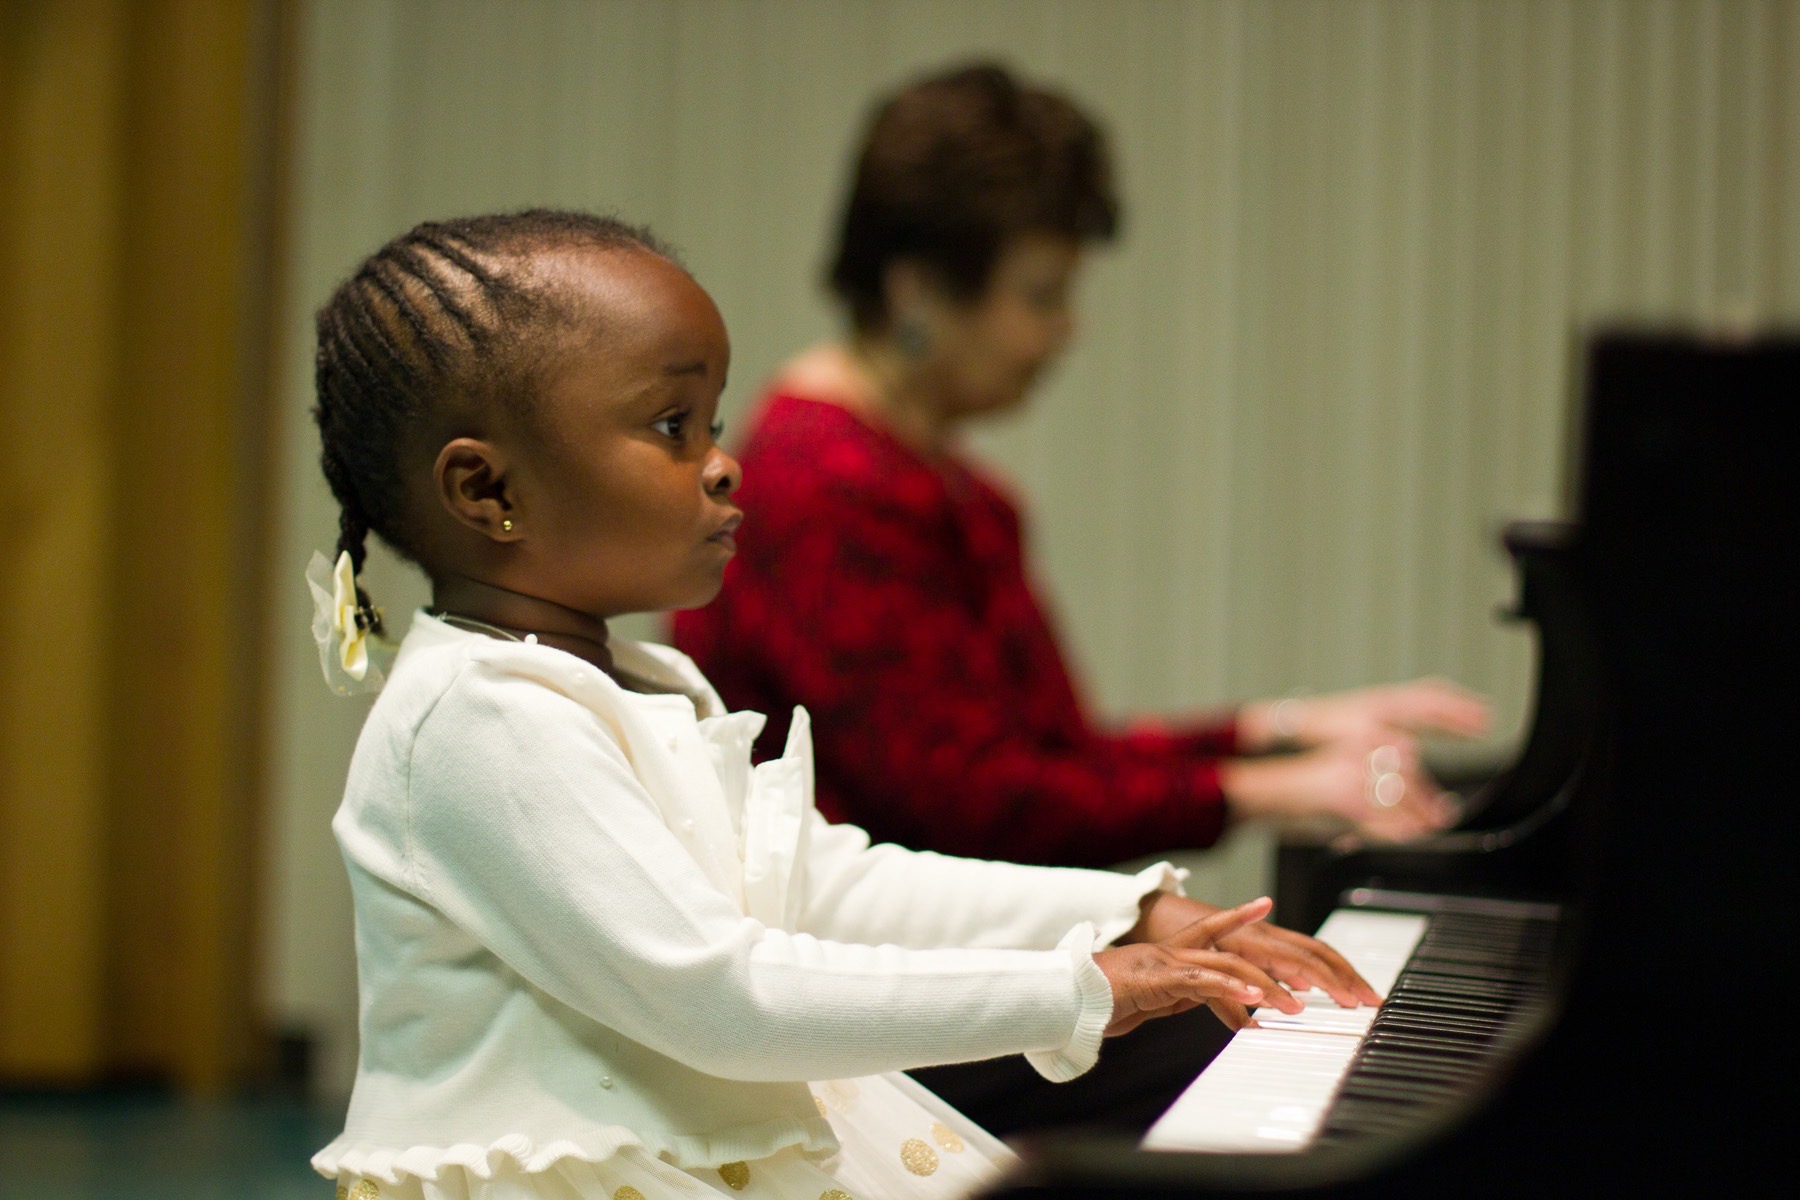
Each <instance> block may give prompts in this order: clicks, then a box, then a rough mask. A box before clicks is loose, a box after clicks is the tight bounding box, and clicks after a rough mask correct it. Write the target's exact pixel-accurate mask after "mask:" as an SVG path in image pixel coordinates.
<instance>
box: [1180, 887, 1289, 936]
mask: <svg viewBox="0 0 1800 1200" xmlns="http://www.w3.org/2000/svg"><path fill="white" fill-rule="evenodd" d="M1274 907H1275V901H1274V900H1272V899H1270V898H1269V897H1267V896H1258V897H1257V898H1256V899H1254V900H1250V901H1247V902H1245V903H1243V904H1240V905H1238V906H1237V907H1236V908H1222V909H1220V910H1219V911H1218V912H1216V913H1212V914H1210V915H1208V916H1204V917H1201V918H1200V919H1199V920H1198V921H1195V922H1194V923H1193V924H1192V925H1189V926H1188V927H1187V928H1185V929H1183V930H1181V931H1180V932H1179V933H1177V934H1175V936H1173V937H1171V938H1170V939H1169V940H1168V941H1167V942H1166V943H1165V944H1166V945H1169V946H1182V947H1191V946H1215V945H1217V944H1218V942H1219V939H1220V938H1223V937H1229V936H1230V935H1231V934H1233V933H1235V932H1236V931H1238V930H1239V929H1242V928H1243V927H1244V926H1246V925H1252V924H1255V923H1256V922H1257V921H1260V920H1262V919H1263V918H1264V917H1266V916H1268V915H1269V913H1270V912H1271V911H1272V910H1273V909H1274Z"/></svg>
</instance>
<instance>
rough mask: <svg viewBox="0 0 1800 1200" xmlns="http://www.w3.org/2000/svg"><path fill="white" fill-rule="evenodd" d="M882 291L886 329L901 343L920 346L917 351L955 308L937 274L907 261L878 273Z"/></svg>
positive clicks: (891, 263)
mask: <svg viewBox="0 0 1800 1200" xmlns="http://www.w3.org/2000/svg"><path fill="white" fill-rule="evenodd" d="M881 292H882V299H883V301H884V302H885V303H886V305H887V316H888V328H889V330H891V331H892V333H893V335H894V337H895V338H896V340H897V341H899V342H901V343H903V344H905V343H921V345H920V346H919V347H918V348H919V349H922V348H923V344H928V343H929V342H930V341H932V340H933V339H934V338H935V337H936V335H937V334H938V333H939V332H940V330H941V328H942V325H943V322H944V321H945V320H946V319H947V317H948V315H949V314H950V311H951V310H952V309H953V308H954V307H955V304H954V302H953V301H952V299H951V296H950V292H949V289H947V288H945V287H944V284H943V281H942V280H941V279H939V278H938V275H937V273H936V272H935V271H933V270H932V269H931V268H930V267H927V266H926V265H925V264H924V263H921V262H918V261H916V260H914V259H910V258H897V259H895V260H894V261H893V262H890V263H889V264H888V265H887V267H886V269H884V270H883V271H882V273H881ZM913 356H914V357H917V354H916V353H915V354H914V355H913Z"/></svg>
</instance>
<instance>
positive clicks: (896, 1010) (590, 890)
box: [313, 613, 1179, 1182]
mask: <svg viewBox="0 0 1800 1200" xmlns="http://www.w3.org/2000/svg"><path fill="white" fill-rule="evenodd" d="M614 656H615V663H616V665H617V666H618V667H619V668H620V669H621V670H624V671H626V672H629V673H631V674H634V675H636V676H638V677H640V678H644V679H647V680H649V681H652V682H655V683H657V684H660V685H662V686H665V687H669V688H673V689H676V690H677V691H678V692H681V693H685V694H669V695H647V694H643V693H641V692H637V691H628V690H626V689H624V688H622V687H620V686H619V685H618V683H616V682H615V681H614V680H613V679H612V678H611V677H610V676H608V675H607V674H606V673H604V672H602V671H599V670H596V669H595V668H593V667H592V666H590V665H588V664H587V663H585V662H583V661H582V660H580V659H578V658H576V657H574V656H573V655H570V654H566V653H563V652H562V651H559V650H554V649H551V648H549V647H547V646H541V645H536V644H526V643H515V642H504V641H499V640H496V639H493V638H489V637H486V636H482V635H479V634H471V633H467V632H463V631H461V630H457V629H454V628H451V627H450V626H448V625H446V624H444V623H443V622H441V621H438V620H435V619H433V618H432V617H430V616H428V615H426V614H424V613H419V614H417V615H415V617H414V618H413V622H412V627H411V631H410V632H409V634H408V636H407V638H406V641H405V643H404V645H403V646H402V647H401V652H400V655H399V658H398V660H397V661H396V663H395V664H394V668H393V670H392V672H391V675H390V678H389V680H388V683H387V686H386V688H385V689H384V691H383V693H382V695H381V697H380V699H379V700H378V701H377V703H376V705H375V707H374V709H373V711H372V712H371V713H370V715H369V719H368V722H367V724H366V725H365V727H364V729H363V732H362V736H361V739H360V741H359V742H358V743H357V747H356V754H355V757H354V758H353V760H352V762H351V765H350V777H349V783H348V786H347V788H346V791H345V795H344V802H343V805H342V807H341V808H340V809H339V810H338V813H337V816H336V818H335V819H334V820H333V822H332V829H333V831H334V832H335V834H336V835H337V839H338V842H339V844H340V846H341V847H342V849H343V854H344V859H345V862H346V864H347V866H348V868H349V873H350V884H351V891H352V894H353V897H354V901H355V911H356V949H357V970H358V977H359V985H360V990H361V1017H360V1030H361V1038H362V1044H361V1054H360V1061H359V1065H358V1069H357V1077H356V1085H355V1091H354V1093H353V1094H352V1097H351V1102H350V1110H349V1115H348V1118H347V1122H346V1127H345V1130H344V1132H343V1134H342V1135H341V1136H340V1137H338V1138H337V1139H336V1140H335V1141H333V1142H332V1143H331V1144H330V1145H329V1146H327V1147H325V1149H323V1150H321V1151H320V1152H319V1153H318V1155H316V1156H315V1157H314V1159H313V1165H314V1167H315V1168H316V1169H318V1170H319V1171H320V1172H321V1173H322V1174H325V1175H327V1176H336V1175H338V1174H339V1173H340V1172H352V1173H355V1174H358V1175H364V1176H373V1177H376V1178H380V1179H386V1180H388V1181H390V1182H394V1181H398V1180H399V1179H400V1177H402V1176H404V1175H413V1176H418V1177H421V1178H425V1179H435V1178H436V1177H437V1173H438V1170H439V1169H440V1168H441V1167H442V1166H444V1165H446V1164H456V1165H460V1166H463V1167H466V1168H468V1169H470V1170H471V1171H472V1172H474V1173H476V1174H478V1175H482V1176H486V1175H488V1174H489V1173H490V1172H491V1170H492V1169H493V1168H494V1167H495V1166H498V1165H499V1164H500V1162H501V1161H502V1160H504V1159H512V1160H515V1161H516V1162H517V1163H518V1164H519V1166H520V1167H522V1168H523V1169H525V1170H531V1171H535V1170H542V1169H544V1168H546V1167H548V1166H549V1165H550V1164H551V1163H553V1162H555V1161H556V1160H558V1159H560V1158H563V1157H565V1156H569V1155H574V1156H577V1157H580V1158H583V1159H588V1160H590V1161H600V1160H602V1159H604V1158H605V1157H607V1156H608V1155H610V1154H612V1153H614V1152H615V1151H616V1150H618V1149H619V1148H620V1147H623V1146H627V1145H639V1146H643V1147H644V1148H646V1149H647V1150H648V1151H649V1152H651V1153H653V1154H657V1155H660V1156H662V1157H664V1158H665V1159H667V1160H669V1161H670V1162H672V1163H674V1164H675V1165H677V1166H680V1167H684V1168H691V1167H700V1166H709V1165H716V1164H719V1163H724V1162H731V1161H735V1160H750V1159H756V1158H760V1157H763V1156H765V1155H767V1154H770V1153H772V1152H774V1151H776V1150H778V1149H780V1148H782V1147H784V1146H790V1145H792V1146H798V1147H800V1148H801V1150H802V1151H803V1152H805V1153H808V1154H809V1155H814V1156H818V1157H824V1156H827V1155H829V1154H831V1153H833V1152H834V1151H835V1150H836V1148H837V1147H836V1141H835V1139H834V1138H833V1136H832V1132H831V1128H830V1126H829V1125H828V1124H827V1122H826V1121H825V1119H824V1118H823V1117H822V1116H821V1115H820V1113H819V1111H818V1109H817V1108H816V1106H815V1105H814V1102H813V1100H812V1097H811V1095H810V1094H809V1092H808V1090H807V1088H806V1087H805V1085H804V1082H803V1081H806V1080H825V1079H835V1078H845V1077H852V1076H858V1075H869V1074H874V1073H877V1072H881V1071H887V1070H895V1069H903V1068H907V1067H918V1066H926V1065H931V1064H937V1063H948V1062H958V1061H966V1060H972V1059H978V1058H988V1057H993V1056H996V1055H1003V1054H1015V1053H1024V1054H1025V1055H1026V1056H1027V1058H1028V1059H1030V1061H1031V1062H1032V1064H1033V1065H1034V1066H1035V1067H1036V1068H1037V1069H1038V1070H1039V1071H1040V1072H1041V1073H1043V1074H1044V1075H1046V1076H1048V1077H1049V1078H1051V1079H1058V1080H1060V1079H1066V1078H1072V1077H1074V1076H1075V1075H1078V1074H1080V1073H1081V1072H1083V1071H1085V1070H1087V1069H1088V1068H1089V1067H1090V1066H1092V1065H1093V1063H1094V1061H1095V1058H1096V1056H1097V1054H1098V1052H1099V1045H1100V1038H1101V1032H1102V1030H1103V1029H1104V1027H1105V1024H1106V1021H1107V1019H1108V1017H1109V1016H1110V1013H1111V992H1110V989H1109V987H1108V985H1107V983H1106V979H1105V977H1104V976H1103V975H1102V974H1101V973H1100V971H1099V969H1098V968H1097V967H1096V966H1095V965H1094V962H1093V958H1092V952H1093V950H1094V949H1095V948H1097V947H1098V946H1100V945H1103V944H1105V943H1106V942H1108V941H1110V940H1112V939H1113V938H1116V937H1117V936H1119V935H1120V934H1121V933H1123V932H1124V931H1125V930H1127V929H1128V928H1130V927H1131V925H1132V924H1133V923H1134V922H1135V921H1136V919H1137V916H1138V909H1139V903H1140V901H1141V900H1142V898H1143V897H1144V896H1145V895H1146V894H1148V893H1149V892H1151V891H1153V890H1155V889H1157V888H1175V887H1178V886H1179V883H1178V873H1176V872H1174V871H1173V870H1172V869H1171V868H1169V867H1167V866H1166V865H1158V866H1157V867H1153V868H1150V869H1149V870H1147V871H1145V872H1142V873H1140V874H1139V875H1136V876H1132V875H1125V874H1119V873H1113V872H1105V871H1083V870H1073V869H1057V868H1043V867H1025V866H1017V865H1013V864H1003V863H990V862H978V861H974V860H967V859H956V858H948V857H944V856H940V855H936V854H928V853H915V852H912V851H908V850H903V849H900V848H898V847H895V846H889V845H881V846H871V845H870V844H869V839H868V837H867V835H866V834H864V833H863V832H862V831H861V830H859V829H856V828H853V827H850V826H845V825H830V824H827V823H826V822H824V821H823V820H822V819H821V818H820V817H819V815H818V813H817V811H816V810H815V809H814V808H813V803H812V759H811V744H810V735H809V726H808V722H807V719H806V714H805V712H804V711H802V710H796V712H795V714H794V722H793V729H792V733H791V734H790V736H789V739H788V744H787V750H786V753H785V755H784V756H783V757H782V758H780V759H778V760H773V761H770V762H765V763H762V764H760V765H756V766H754V767H753V766H752V765H751V762H750V744H751V741H752V740H753V739H754V737H755V736H756V734H757V733H758V732H759V731H760V729H761V727H762V724H763V718H762V716H761V715H759V714H756V713H744V712H740V713H730V714H727V713H725V712H724V709H723V705H722V704H721V702H720V701H719V698H718V696H717V694H716V693H714V691H713V690H712V688H711V687H710V686H709V685H708V684H707V683H706V681H705V679H704V678H702V677H701V675H700V674H699V672H698V670H697V669H696V668H695V667H694V666H693V664H692V663H691V662H689V661H688V660H687V659H686V658H685V657H684V656H682V655H681V654H679V653H677V652H676V651H673V650H670V649H668V648H666V647H662V646H653V645H648V644H645V645H639V644H636V643H625V642H616V643H615V645H614Z"/></svg>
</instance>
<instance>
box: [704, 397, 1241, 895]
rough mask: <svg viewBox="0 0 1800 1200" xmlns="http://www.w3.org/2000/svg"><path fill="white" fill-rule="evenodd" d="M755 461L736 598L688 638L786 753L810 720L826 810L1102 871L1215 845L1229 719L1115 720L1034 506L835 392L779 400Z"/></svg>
mask: <svg viewBox="0 0 1800 1200" xmlns="http://www.w3.org/2000/svg"><path fill="white" fill-rule="evenodd" d="M739 458H740V460H741V461H742V463H743V466H744V483H743V486H742V488H741V489H740V491H739V492H738V496H737V499H738V502H739V503H740V504H741V505H742V506H743V509H744V512H745V519H744V524H743V527H742V529H741V530H740V531H739V533H738V554H737V557H736V559H735V560H734V561H733V562H732V563H731V565H730V566H729V568H728V569H727V571H726V575H725V586H724V590H723V591H722V592H721V594H720V596H719V598H718V599H717V600H715V601H714V602H713V603H712V604H710V605H708V606H707V607H705V608H702V609H695V610H692V611H689V612H683V613H678V614H677V615H676V617H675V619H674V625H673V634H674V641H675V644H676V645H677V646H678V647H679V648H680V649H682V650H683V651H685V652H686V653H687V654H689V655H691V656H692V657H693V658H694V659H695V661H696V662H698V663H699V665H700V668H701V670H703V671H704V672H705V673H706V675H707V676H708V678H710V679H711V681H712V683H713V685H714V686H715V687H717V688H718V689H719V691H720V693H721V694H722V695H723V696H724V698H725V700H726V702H727V703H728V704H729V705H730V706H731V707H732V708H734V709H736V708H749V709H755V710H757V711H760V712H764V713H767V714H769V717H770V727H769V729H768V730H766V731H765V732H764V734H763V736H762V738H761V739H760V742H759V748H760V749H761V750H762V751H763V752H764V753H771V754H772V753H779V752H780V747H781V745H782V739H783V738H785V736H786V729H787V724H788V714H789V713H790V711H791V710H792V707H793V706H794V705H796V704H803V705H805V706H806V708H807V709H808V710H809V711H810V712H811V713H812V716H813V723H814V738H815V741H816V763H817V773H818V775H817V782H818V797H819V807H820V809H821V810H822V811H823V812H824V814H825V815H826V817H827V818H829V819H831V820H848V821H853V822H855V823H856V824H859V825H861V826H863V827H864V828H865V829H867V830H868V831H869V833H870V834H871V836H873V837H874V838H875V839H876V840H878V841H892V842H898V843H900V844H902V845H906V846H912V847H915V848H919V849H927V850H938V851H941V852H944V853H948V854H959V855H968V856H975V857H984V858H1000V859H1010V860H1013V861H1017V862H1028V863H1057V864H1068V865H1102V864H1109V863H1116V862H1120V861H1123V860H1125V859H1128V858H1133V857H1136V856H1138V855H1142V854H1151V853H1156V852H1160V851H1164V850H1172V849H1180V848H1184V847H1195V846H1205V845H1210V844H1212V843H1213V842H1214V841H1216V840H1217V839H1218V836H1219V834H1220V831H1221V829H1222V827H1223V823H1224V801H1223V797H1222V796H1221V794H1220V790H1219V769H1218V759H1219V758H1220V757H1223V756H1226V755H1229V754H1231V753H1232V752H1233V751H1234V749H1235V746H1236V729H1235V726H1234V725H1233V724H1232V723H1231V722H1229V721H1226V722H1221V723H1217V724H1212V725H1197V726H1194V727H1191V728H1187V729H1175V728H1161V727H1157V728H1151V727H1148V726H1145V727H1137V728H1132V729H1128V730H1124V731H1108V730H1102V729H1099V728H1097V727H1096V726H1095V724H1094V722H1093V721H1092V720H1091V719H1090V718H1089V715H1088V713H1087V712H1086V711H1085V709H1084V707H1083V705H1082V703H1081V701H1080V699H1079V697H1078V696H1077V694H1076V691H1075V687H1074V684H1073V682H1072V681H1071V679H1070V675H1069V671H1068V668H1067V667H1066V665H1065V664H1064V661H1063V656H1062V653H1061V652H1060V650H1059V649H1058V646H1057V641H1056V637H1055V634H1054V632H1053V631H1052V628H1051V625H1050V622H1049V620H1048V619H1047V617H1046V614H1045V612H1044V609H1043V607H1042V605H1040V604H1039V602H1038V599H1037V597H1036V595H1035V594H1034V593H1033V590H1032V588H1031V585H1030V583H1029V581H1028V578H1027V574H1026V569H1025V564H1024V562H1023V560H1022V557H1021V539H1020V523H1019V516H1018V512H1017V510H1016V509H1015V508H1014V506H1013V505H1012V503H1011V502H1010V501H1009V500H1008V499H1007V497H1006V496H1005V495H1004V494H1002V492H1001V490H1000V488H999V487H998V486H997V485H996V484H995V483H994V482H993V481H991V480H989V479H987V478H984V477H983V475H982V474H981V473H980V472H979V471H978V470H977V469H976V468H975V467H974V466H973V465H971V464H970V463H968V462H966V461H961V460H958V459H956V458H953V457H952V458H945V459H941V460H930V459H926V458H923V457H921V456H920V455H918V454H917V453H915V452H914V451H913V450H911V449H909V448H908V447H907V446H905V445H904V444H903V443H901V442H900V441H898V440H896V439H895V438H894V437H893V436H892V435H890V434H888V433H886V432H884V431H882V430H879V429H876V428H874V427H872V426H870V425H868V424H866V423H865V422H864V421H862V420H861V419H860V418H858V417H857V416H855V415H854V414H852V413H851V412H850V411H848V410H847V409H844V408H842V407H840V406H838V405H835V404H828V403H822V402H819V401H813V400H806V399H801V398H798V397H794V396H786V395H781V394H773V395H770V396H768V397H766V398H765V400H764V401H763V404H762V406H761V408H760V411H759V412H758V413H757V414H756V416H755V419H754V421H753V425H752V428H751V430H750V433H749V437H748V439H747V441H746V442H745V443H744V445H743V449H742V452H741V453H740V454H739Z"/></svg>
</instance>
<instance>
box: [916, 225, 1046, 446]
mask: <svg viewBox="0 0 1800 1200" xmlns="http://www.w3.org/2000/svg"><path fill="white" fill-rule="evenodd" d="M1080 265H1081V248H1080V246H1079V244H1078V243H1076V242H1075V241H1073V240H1072V239H1070V238H1066V237H1059V236H1055V235H1051V234H1022V235H1020V236H1018V237H1015V238H1013V239H1012V240H1011V241H1009V242H1008V243H1007V244H1006V245H1005V246H1004V247H1003V248H1002V249H1001V252H1000V256H999V258H998V259H997V260H995V264H994V271H993V275H992V276H991V277H990V278H989V280H988V285H987V288H986V290H985V291H983V292H982V293H981V295H979V296H977V297H976V298H975V299H974V300H972V301H956V300H954V299H951V298H948V297H941V296H940V297H938V298H937V299H936V300H935V302H933V303H931V305H930V308H931V309H932V310H933V311H932V312H931V314H930V316H929V317H928V319H927V337H928V339H929V345H930V346H931V351H930V356H931V361H930V362H929V363H928V364H927V366H928V367H929V369H930V370H931V372H932V374H933V375H934V376H935V377H936V378H937V379H938V380H939V381H940V383H941V388H940V391H941V393H942V394H943V395H944V397H945V398H946V400H947V401H948V402H949V403H950V404H951V405H952V406H953V412H951V413H950V414H948V415H951V416H953V417H962V416H975V415H977V414H983V413H997V412H1003V411H1005V410H1007V409H1010V408H1013V407H1015V406H1017V405H1018V404H1019V403H1020V402H1021V401H1023V400H1024V399H1025V397H1026V395H1027V394H1028V393H1029V392H1030V390H1031V387H1032V384H1033V383H1035V382H1036V380H1037V378H1038V375H1039V374H1040V373H1041V372H1042V371H1043V369H1044V368H1045V367H1046V366H1048V365H1049V364H1050V363H1051V362H1052V361H1053V360H1054V359H1055V358H1056V356H1057V355H1058V354H1060V353H1061V352H1062V350H1063V347H1065V346H1066V345H1068V342H1069V339H1070V338H1071V337H1072V336H1073V335H1074V331H1075V316H1074V309H1073V307H1072V303H1071V300H1072V293H1073V290H1074V286H1075V278H1076V274H1077V271H1078V269H1079V267H1080Z"/></svg>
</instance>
